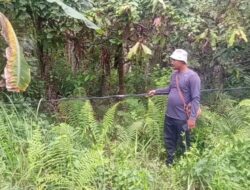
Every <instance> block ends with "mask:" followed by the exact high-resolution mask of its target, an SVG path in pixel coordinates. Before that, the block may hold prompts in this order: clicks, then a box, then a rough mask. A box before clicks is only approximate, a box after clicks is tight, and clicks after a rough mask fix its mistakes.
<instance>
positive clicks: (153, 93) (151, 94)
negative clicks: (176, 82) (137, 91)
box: [148, 90, 156, 96]
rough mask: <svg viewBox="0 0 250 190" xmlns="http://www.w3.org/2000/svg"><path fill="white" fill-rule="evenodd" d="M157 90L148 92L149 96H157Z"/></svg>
mask: <svg viewBox="0 0 250 190" xmlns="http://www.w3.org/2000/svg"><path fill="white" fill-rule="evenodd" d="M155 92H156V91H155V90H150V91H149V92H148V96H154V95H155Z"/></svg>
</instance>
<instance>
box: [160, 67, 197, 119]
mask: <svg viewBox="0 0 250 190" xmlns="http://www.w3.org/2000/svg"><path fill="white" fill-rule="evenodd" d="M176 75H177V76H178V80H179V87H180V89H181V91H182V94H183V96H184V100H185V103H186V104H189V103H191V115H190V117H189V118H187V115H186V113H185V111H184V103H183V101H182V99H181V97H180V95H179V93H178V89H177V85H176ZM200 86H201V81H200V77H199V76H198V74H197V73H196V72H194V71H193V70H191V69H189V70H187V71H186V72H178V71H176V72H174V73H173V74H172V76H171V81H170V85H169V86H168V87H166V88H160V89H156V94H168V102H167V111H166V115H167V116H168V117H171V118H174V119H179V120H186V119H193V120H195V119H196V116H197V111H198V109H199V106H200Z"/></svg>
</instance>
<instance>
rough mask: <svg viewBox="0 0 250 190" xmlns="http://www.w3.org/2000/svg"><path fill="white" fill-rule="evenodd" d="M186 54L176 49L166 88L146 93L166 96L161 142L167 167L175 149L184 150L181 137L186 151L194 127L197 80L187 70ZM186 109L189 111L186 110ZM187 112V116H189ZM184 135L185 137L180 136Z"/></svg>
mask: <svg viewBox="0 0 250 190" xmlns="http://www.w3.org/2000/svg"><path fill="white" fill-rule="evenodd" d="M187 57H188V53H187V52H186V51H185V50H183V49H176V50H175V51H174V52H173V53H172V55H171V56H170V58H171V65H172V67H173V69H174V70H175V72H174V73H173V74H172V76H171V81H170V85H169V86H168V87H167V88H161V89H155V90H151V91H149V92H148V94H149V96H154V95H160V94H168V103H167V111H166V116H165V122H164V142H165V146H166V151H167V160H166V164H167V165H172V164H173V159H174V155H175V153H176V149H177V145H178V144H180V145H181V147H182V149H183V148H185V146H184V143H183V141H182V136H185V139H186V140H185V143H186V148H188V147H189V146H190V134H189V133H190V129H192V128H194V127H195V122H196V117H197V113H198V110H199V104H200V83H201V82H200V78H199V76H198V74H197V73H196V72H194V71H193V70H191V69H190V68H188V65H187ZM187 107H189V108H190V109H187ZM188 110H189V112H188ZM183 134H185V135H183Z"/></svg>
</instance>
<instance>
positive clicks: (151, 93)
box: [148, 85, 171, 96]
mask: <svg viewBox="0 0 250 190" xmlns="http://www.w3.org/2000/svg"><path fill="white" fill-rule="evenodd" d="M170 89H171V86H170V85H169V86H168V87H166V88H158V89H155V90H150V91H149V92H148V95H149V96H154V95H164V94H169V92H170Z"/></svg>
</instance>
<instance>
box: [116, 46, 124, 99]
mask: <svg viewBox="0 0 250 190" xmlns="http://www.w3.org/2000/svg"><path fill="white" fill-rule="evenodd" d="M122 47H123V46H122V44H119V45H118V46H117V49H116V54H115V65H116V66H117V71H118V78H119V90H118V94H125V84H124V70H123V68H124V67H123V64H124V61H123V48H122Z"/></svg>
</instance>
